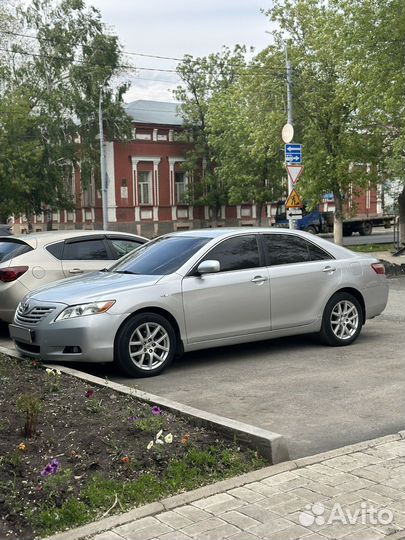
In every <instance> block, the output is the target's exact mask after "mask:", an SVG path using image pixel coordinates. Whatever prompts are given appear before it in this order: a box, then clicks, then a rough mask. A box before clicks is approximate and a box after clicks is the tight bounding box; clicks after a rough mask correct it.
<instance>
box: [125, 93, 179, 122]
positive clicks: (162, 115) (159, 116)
mask: <svg viewBox="0 0 405 540" xmlns="http://www.w3.org/2000/svg"><path fill="white" fill-rule="evenodd" d="M178 105H179V104H178V103H173V102H168V101H167V102H166V101H149V100H146V99H138V100H136V101H132V102H131V103H127V104H126V106H125V110H126V112H127V113H128V114H129V116H131V117H132V118H133V120H134V121H135V122H136V123H140V124H165V125H170V126H181V125H182V124H183V119H182V118H181V116H180V114H179V113H178Z"/></svg>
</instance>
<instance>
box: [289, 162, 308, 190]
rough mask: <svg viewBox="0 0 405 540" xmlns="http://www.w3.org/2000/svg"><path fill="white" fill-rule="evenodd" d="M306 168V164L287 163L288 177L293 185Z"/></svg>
mask: <svg viewBox="0 0 405 540" xmlns="http://www.w3.org/2000/svg"><path fill="white" fill-rule="evenodd" d="M303 170H304V165H287V173H288V178H289V179H290V180H291V183H292V185H293V186H295V184H296V183H297V182H298V179H299V177H300V176H301V174H302V171H303Z"/></svg>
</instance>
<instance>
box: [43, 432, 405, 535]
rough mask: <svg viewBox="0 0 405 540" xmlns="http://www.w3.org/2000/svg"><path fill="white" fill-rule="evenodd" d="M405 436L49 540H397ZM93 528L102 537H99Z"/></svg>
mask: <svg viewBox="0 0 405 540" xmlns="http://www.w3.org/2000/svg"><path fill="white" fill-rule="evenodd" d="M404 437H405V432H401V433H400V434H398V435H392V436H388V437H382V438H380V439H375V440H373V441H367V442H364V443H359V444H356V445H352V446H348V447H345V448H342V449H338V450H336V451H331V452H326V453H324V454H319V455H318V456H312V457H309V458H303V459H299V460H296V461H291V462H286V463H282V464H279V465H275V466H273V467H268V468H266V469H263V470H262V471H255V472H253V473H249V474H246V475H243V476H242V477H239V479H231V480H230V481H224V482H221V483H219V484H217V485H213V486H208V487H206V488H201V489H200V490H196V492H194V494H193V493H188V494H184V495H177V496H175V497H172V498H170V499H166V500H165V501H161V503H154V504H153V505H149V507H150V508H151V511H150V512H149V515H147V514H148V507H144V511H143V512H142V509H138V510H134V511H132V512H135V513H136V512H138V511H139V510H140V511H141V513H140V514H139V512H138V515H139V516H140V517H139V518H138V519H130V517H131V513H129V514H127V517H125V515H122V516H117V517H111V518H107V520H105V521H104V525H103V522H99V524H98V525H97V523H95V524H91V525H90V526H85V527H81V528H80V529H77V530H76V532H75V531H70V532H69V533H62V534H60V535H55V536H54V537H52V538H53V539H54V540H56V539H59V540H63V539H64V538H69V539H71V540H73V539H78V538H87V539H88V540H123V539H125V540H138V539H139V540H186V539H188V540H189V539H194V540H225V539H229V540H257V539H264V540H265V539H271V540H295V539H297V540H298V539H300V538H303V539H305V540H314V539H318V540H325V538H326V539H339V540H340V539H346V540H349V539H353V540H362V539H364V540H373V539H383V538H390V539H399V538H401V539H402V538H405V489H404V488H405V441H404ZM199 494H205V495H206V496H201V497H198V495H199ZM132 515H134V514H132ZM114 520H115V521H116V525H115V526H114ZM126 520H127V522H125V521H126ZM86 527H87V529H86ZM97 527H98V531H102V530H104V532H98V533H96V531H97ZM86 532H87V534H86ZM66 535H68V536H66Z"/></svg>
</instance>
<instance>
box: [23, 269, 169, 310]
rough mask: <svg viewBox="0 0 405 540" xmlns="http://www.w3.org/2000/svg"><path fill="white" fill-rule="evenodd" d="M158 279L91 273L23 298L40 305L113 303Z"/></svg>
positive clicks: (53, 284)
mask: <svg viewBox="0 0 405 540" xmlns="http://www.w3.org/2000/svg"><path fill="white" fill-rule="evenodd" d="M161 278H162V276H144V275H136V274H118V273H115V272H92V273H91V274H86V275H85V276H80V277H73V278H69V279H62V280H60V281H55V282H53V283H50V284H49V285H44V286H43V287H40V288H39V289H36V290H35V291H33V292H32V293H30V294H29V295H28V296H27V297H26V298H32V299H34V300H37V301H40V302H60V303H63V304H68V305H72V304H79V303H81V302H86V301H89V302H92V301H95V300H113V299H114V296H115V295H117V294H120V293H125V292H126V291H131V292H132V291H133V290H134V289H135V288H138V287H147V286H150V285H154V284H155V283H157V282H158V281H159V280H160V279H161Z"/></svg>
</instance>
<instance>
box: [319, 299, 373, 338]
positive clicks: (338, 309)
mask: <svg viewBox="0 0 405 540" xmlns="http://www.w3.org/2000/svg"><path fill="white" fill-rule="evenodd" d="M362 326H363V309H362V307H361V305H360V302H359V301H358V300H357V298H355V297H354V296H353V295H351V294H349V293H346V292H341V293H336V294H334V295H333V296H332V298H331V299H330V300H329V302H328V303H327V304H326V307H325V310H324V313H323V318H322V327H321V332H320V336H321V340H322V341H323V343H326V344H327V345H331V346H332V347H341V346H345V345H350V344H351V343H353V341H354V340H355V339H357V337H358V336H359V334H360V332H361V328H362Z"/></svg>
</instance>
